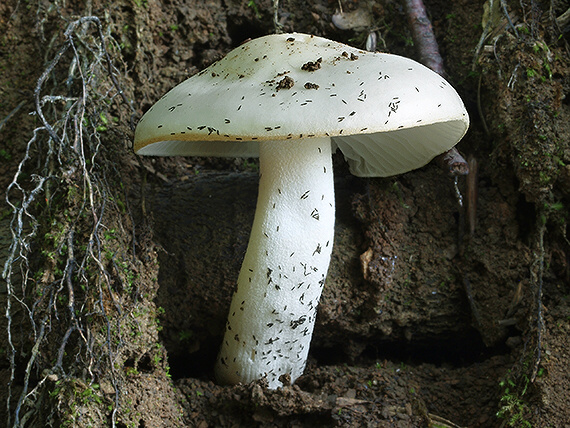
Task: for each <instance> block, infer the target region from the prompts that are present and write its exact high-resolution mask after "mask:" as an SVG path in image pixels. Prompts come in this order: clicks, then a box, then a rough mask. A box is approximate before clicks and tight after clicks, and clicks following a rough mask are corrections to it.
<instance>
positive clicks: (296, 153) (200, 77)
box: [135, 34, 469, 388]
mask: <svg viewBox="0 0 570 428" xmlns="http://www.w3.org/2000/svg"><path fill="white" fill-rule="evenodd" d="M468 125H469V118H468V115H467V112H466V110H465V107H464V105H463V103H462V101H461V99H460V98H459V96H458V95H457V93H456V92H455V90H454V89H453V88H452V87H451V86H450V85H449V84H448V83H447V82H446V81H445V80H444V79H443V78H442V77H441V76H439V75H438V74H436V73H434V72H432V71H431V70H429V69H428V68H426V67H424V66H422V65H421V64H419V63H417V62H415V61H412V60H410V59H407V58H403V57H399V56H396V55H389V54H378V53H370V52H365V51H361V50H358V49H354V48H352V47H350V46H347V45H344V44H340V43H337V42H333V41H331V40H327V39H323V38H320V37H314V36H309V35H304V34H276V35H270V36H265V37H261V38H259V39H255V40H251V41H249V42H247V43H245V44H243V45H241V46H239V47H238V48H236V49H234V50H233V51H231V52H230V53H229V54H228V55H227V56H226V57H224V58H223V59H221V60H220V61H218V62H216V63H215V64H212V65H211V66H210V67H208V68H207V69H205V70H204V71H202V72H200V73H199V74H197V75H195V76H193V77H191V78H190V79H188V80H186V81H185V82H183V83H181V84H180V85H178V86H177V87H175V88H174V89H172V90H171V91H170V92H168V93H167V94H166V95H165V96H164V97H162V98H161V99H160V100H159V101H158V102H157V103H156V104H155V105H154V106H153V107H152V108H151V109H150V110H149V111H148V112H147V113H146V114H145V115H144V116H143V118H142V119H141V121H140V122H139V124H138V126H137V129H136V133H135V151H136V153H138V154H140V155H159V156H172V155H185V156H188V155H192V156H232V157H254V156H259V158H260V182H259V195H258V201H257V208H256V212H255V219H254V223H253V228H252V232H251V236H250V240H249V245H248V248H247V252H246V255H245V259H244V262H243V265H242V268H241V271H240V274H239V278H238V284H237V289H236V292H235V294H234V296H233V299H232V303H231V307H230V312H229V317H228V321H227V324H226V333H225V336H224V339H223V343H222V348H221V351H220V355H219V358H218V361H217V363H216V376H217V378H218V379H219V381H221V382H223V383H238V382H250V381H252V380H256V379H260V378H263V377H266V378H267V380H268V383H269V387H270V388H277V387H279V386H281V385H282V382H281V381H280V376H281V375H285V374H288V375H290V379H291V381H295V379H297V377H299V376H300V375H301V374H302V373H303V369H304V367H305V363H306V359H307V354H308V351H309V345H310V341H311V335H312V332H313V326H314V323H315V317H316V313H317V305H318V302H319V298H320V295H321V291H322V289H323V286H324V283H325V279H326V274H327V269H328V265H329V261H330V255H331V250H332V243H333V234H334V188H333V172H332V162H331V152H332V151H333V149H336V147H338V148H340V150H342V152H343V154H344V156H345V158H346V159H347V161H348V163H349V165H350V170H351V172H352V173H353V174H355V175H357V176H363V177H376V176H390V175H394V174H400V173H403V172H406V171H409V170H412V169H415V168H419V167H421V166H423V165H425V164H426V163H427V162H429V161H430V160H431V159H432V158H433V157H434V156H436V155H438V154H440V153H443V152H445V151H446V150H448V149H450V148H451V147H453V146H454V145H455V144H456V143H457V142H458V141H459V140H460V139H461V138H462V137H463V135H464V134H465V132H466V130H467V128H468ZM331 140H332V144H331Z"/></svg>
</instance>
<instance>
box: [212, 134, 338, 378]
mask: <svg viewBox="0 0 570 428" xmlns="http://www.w3.org/2000/svg"><path fill="white" fill-rule="evenodd" d="M331 155H332V154H331V142H330V139H329V138H328V137H326V138H312V139H307V140H303V141H302V143H301V141H300V140H284V141H269V142H261V143H260V156H259V158H260V182H259V195H258V199H257V208H256V211H255V219H254V221H253V227H252V231H251V236H250V240H249V245H248V248H247V252H246V255H245V258H244V261H243V265H242V268H241V271H240V274H239V277H238V284H237V289H236V291H235V293H234V296H233V299H232V303H231V306H230V312H229V316H228V321H227V323H226V332H225V336H224V340H223V343H222V348H221V351H220V354H219V356H218V361H217V363H216V368H215V371H216V377H217V379H218V380H219V381H220V382H222V383H227V384H236V383H239V382H243V383H248V382H251V381H253V380H257V379H261V378H264V377H266V379H267V381H268V383H269V388H272V389H275V388H277V387H279V386H282V384H283V383H284V382H280V380H279V378H280V377H281V376H282V375H286V374H288V375H290V377H291V382H293V381H295V379H297V378H298V377H299V376H300V375H301V374H302V373H303V369H304V368H305V363H306V360H307V354H308V351H309V345H310V341H311V336H312V333H313V327H314V324H315V317H316V314H317V305H318V303H319V299H320V296H321V292H322V289H323V286H324V283H325V278H326V275H327V270H328V266H329V262H330V256H331V250H332V245H333V236H334V215H335V208H334V186H333V170H332V159H331ZM283 379H284V378H283Z"/></svg>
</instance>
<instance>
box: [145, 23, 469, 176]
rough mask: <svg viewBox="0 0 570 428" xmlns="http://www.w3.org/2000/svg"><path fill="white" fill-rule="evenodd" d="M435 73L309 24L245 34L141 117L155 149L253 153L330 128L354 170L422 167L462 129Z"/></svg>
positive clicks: (155, 152)
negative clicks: (306, 29) (263, 145)
mask: <svg viewBox="0 0 570 428" xmlns="http://www.w3.org/2000/svg"><path fill="white" fill-rule="evenodd" d="M468 126H469V116H468V114H467V111H466V110H465V106H464V105H463V102H462V101H461V98H460V97H459V95H458V94H457V92H456V91H455V90H454V89H453V88H452V87H451V85H450V84H449V83H447V82H446V81H445V80H444V79H443V78H442V77H441V76H440V75H438V74H437V73H435V72H433V71H432V70H430V69H428V68H427V67H425V66H423V65H421V64H419V63H418V62H416V61H413V60H411V59H408V58H404V57H401V56H397V55H391V54H385V53H373V52H366V51H362V50H359V49H355V48H353V47H350V46H347V45H345V44H342V43H337V42H334V41H331V40H328V39H324V38H321V37H316V36H311V35H306V34H298V33H293V34H272V35H269V36H264V37H260V38H258V39H254V40H251V41H249V42H247V43H244V44H243V45H241V46H239V47H237V48H236V49H234V50H232V51H231V52H230V53H229V54H228V55H227V56H225V57H224V58H222V59H221V60H219V61H218V62H216V63H214V64H212V65H211V66H210V67H208V68H206V69H205V70H203V71H201V72H200V73H198V74H196V75H194V76H192V77H190V78H189V79H188V80H186V81H184V82H182V83H181V84H179V85H178V86H176V87H175V88H173V89H172V90H171V91H170V92H168V93H167V94H166V95H164V96H163V97H162V98H161V99H160V100H159V101H158V102H157V103H156V104H155V105H154V106H152V107H151V108H150V109H149V110H148V111H147V112H146V114H145V115H144V116H143V117H142V119H141V120H140V122H139V123H138V125H137V128H136V131H135V142H134V150H135V152H136V153H137V154H140V155H151V156H174V155H183V156H228V157H257V156H258V155H259V144H258V142H259V141H275V140H284V139H291V140H294V141H292V142H291V144H299V141H298V140H300V139H303V138H311V137H325V136H328V137H331V138H332V141H333V144H335V145H336V147H338V148H340V150H342V152H343V154H344V156H345V158H346V159H347V161H348V163H349V165H350V168H351V172H352V173H353V174H355V175H357V176H367V177H374V176H390V175H395V174H400V173H403V172H406V171H410V170H412V169H415V168H419V167H421V166H423V165H425V164H426V163H428V162H429V161H430V160H431V159H432V158H433V157H435V156H437V155H438V154H441V153H443V152H445V151H446V150H449V149H450V148H451V147H453V146H454V145H455V144H456V143H457V142H458V141H459V140H460V139H461V138H462V137H463V135H464V134H465V132H466V131H467V128H468Z"/></svg>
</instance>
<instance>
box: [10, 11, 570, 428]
mask: <svg viewBox="0 0 570 428" xmlns="http://www.w3.org/2000/svg"><path fill="white" fill-rule="evenodd" d="M425 3H426V7H427V10H428V12H429V15H430V17H431V20H432V23H433V26H434V31H435V34H436V37H437V40H438V43H439V48H440V51H441V54H442V57H443V60H444V65H445V70H446V78H447V79H448V80H449V81H450V82H451V83H452V84H453V85H454V86H455V87H456V88H457V90H458V92H459V93H460V94H461V96H462V98H463V99H464V101H465V104H466V106H467V108H468V110H469V113H470V116H471V119H472V125H471V128H470V131H469V132H468V134H467V136H466V138H464V140H463V141H462V142H461V143H460V144H459V147H458V148H459V150H460V151H461V152H462V153H463V154H464V156H465V157H466V158H469V159H470V160H471V165H472V168H471V176H470V178H465V177H460V179H459V180H458V183H457V190H456V187H455V184H454V180H453V178H450V177H448V176H447V175H446V174H445V172H443V171H442V169H441V168H440V167H439V166H438V165H437V164H435V163H432V164H430V165H428V166H426V167H424V168H422V169H420V170H417V171H414V172H410V173H407V174H404V175H402V176H398V177H395V178H389V179H360V178H356V177H353V176H351V175H350V174H349V173H348V169H347V167H346V165H345V163H344V160H343V159H342V158H341V157H340V156H338V155H337V156H335V158H334V166H335V191H336V200H337V224H336V231H335V242H334V250H333V258H332V263H331V268H330V271H329V276H328V279H327V282H326V286H325V290H324V293H323V298H322V299H321V303H320V306H319V311H318V317H317V324H316V328H315V334H314V337H313V343H312V348H311V352H310V358H309V363H308V366H307V368H306V371H305V374H304V375H303V376H302V377H301V378H300V379H299V380H298V381H297V382H296V384H295V385H294V386H291V387H285V388H282V389H278V390H275V391H270V390H267V389H266V388H264V384H263V382H258V383H253V384H250V385H238V386H234V387H222V386H218V385H216V384H215V383H214V381H213V364H214V360H215V357H216V353H217V350H218V348H219V345H220V342H221V340H222V335H223V329H224V324H225V319H226V316H227V311H228V307H229V302H230V298H231V294H232V291H233V288H234V286H235V281H236V278H237V274H238V271H239V268H240V265H241V261H242V258H243V254H244V251H245V248H246V246H247V240H248V234H249V228H250V227H251V226H250V225H251V221H252V218H253V213H254V209H255V200H256V194H257V193H256V192H257V190H256V189H257V164H256V161H255V160H252V159H238V160H235V159H194V158H177V159H175V158H172V159H167V158H162V159H158V158H156V159H152V158H146V159H139V158H137V157H136V156H135V155H134V154H133V153H132V150H131V144H132V138H133V126H134V124H136V121H137V120H138V118H140V116H141V114H142V113H144V112H145V111H146V110H147V109H148V108H149V107H150V106H151V105H152V104H153V103H154V102H155V101H156V100H157V99H158V98H159V97H160V96H161V95H162V94H163V93H165V92H166V91H167V90H168V89H169V88H171V87H173V86H174V85H175V84H177V83H178V82H180V81H182V80H184V79H185V78H187V77H188V76H190V75H192V74H194V73H196V72H197V71H199V70H201V69H203V68H204V67H206V66H208V65H209V64H211V63H212V62H213V61H215V60H217V59H219V58H221V57H222V56H223V55H224V54H226V53H227V52H228V51H229V50H230V49H231V48H233V47H236V46H238V45H239V44H240V43H241V42H242V41H243V40H245V39H247V38H254V37H257V36H260V35H264V34H269V33H271V32H273V31H274V17H275V16H277V19H278V21H279V23H280V25H281V27H282V29H283V30H284V31H288V32H289V31H291V32H292V31H297V32H303V33H311V34H316V35H320V36H324V37H328V38H331V39H334V40H338V41H341V42H344V43H348V44H351V45H353V46H357V47H360V48H364V46H365V43H366V40H367V38H368V36H369V34H370V33H371V32H375V34H376V35H377V48H378V49H379V50H384V51H389V52H392V53H397V54H401V55H405V56H408V57H412V58H417V57H418V54H417V52H416V51H415V47H414V46H413V42H412V38H411V31H410V28H409V24H408V20H407V17H406V12H405V9H404V7H403V6H402V4H401V3H400V2H398V1H393V0H381V1H375V2H374V1H365V0H360V1H358V0H354V1H341V2H340V4H341V5H342V7H343V10H344V12H345V13H348V14H349V15H348V16H349V17H351V18H350V19H356V18H354V17H356V16H357V15H356V14H352V15H351V13H353V12H355V11H359V12H358V17H359V19H363V22H364V24H362V25H359V27H357V28H352V29H346V30H342V29H339V28H338V27H335V26H334V25H333V23H332V17H333V15H334V14H335V13H336V11H337V9H338V7H339V2H337V1H328V0H315V1H312V2H305V1H297V0H289V1H287V0H282V1H281V2H279V5H278V6H279V8H278V10H277V13H276V15H275V14H274V8H273V2H272V1H270V0H255V1H246V0H243V1H242V0H225V1H222V0H201V1H185V0H169V1H166V2H160V1H157V0H134V1H131V0H128V1H127V0H119V1H112V2H111V1H104V0H90V1H88V0H85V1H80V0H72V1H61V0H55V1H53V2H46V1H42V0H33V1H30V2H21V1H17V0H8V1H4V2H2V4H0V40H1V43H0V187H1V188H2V189H6V194H7V199H6V202H2V205H0V261H1V262H2V268H3V276H4V279H2V282H0V300H1V301H2V305H3V308H4V313H5V314H6V316H5V317H3V318H2V321H1V324H2V325H1V326H0V327H1V329H0V331H1V333H0V334H1V335H2V342H1V343H2V345H1V346H0V357H1V358H0V379H1V382H2V385H3V388H1V389H0V395H2V397H1V398H2V399H1V401H2V403H4V405H3V406H2V410H0V420H1V421H2V422H0V425H5V424H6V425H7V426H25V427H44V426H77V427H88V426H94V427H100V426H113V427H175V426H197V427H208V426H211V427H217V426H223V427H226V426H227V427H234V426H244V427H250V426H263V427H273V426H275V427H289V426H291V427H293V426H295V427H304V426H306V427H312V426H354V427H361V426H371V427H372V426H373V427H377V426H381V427H384V426H386V427H391V426H394V427H423V426H434V427H435V426H440V427H441V426H443V427H457V426H461V427H503V426H513V427H524V426H533V427H534V426H535V427H549V426H552V427H562V426H566V425H567V424H568V421H570V398H569V395H568V393H567V391H568V390H569V389H570V382H569V380H570V379H569V370H568V367H569V361H570V348H569V346H568V341H567V339H566V334H568V332H569V331H570V301H569V298H568V296H569V295H570V283H569V274H570V271H569V260H570V259H569V250H570V242H569V241H568V237H567V224H568V207H569V204H570V166H569V165H570V147H569V141H570V106H569V101H568V100H570V98H569V97H568V94H569V92H570V72H569V65H570V64H569V62H570V60H569V57H570V55H569V45H568V42H569V29H570V26H569V20H568V18H567V14H565V12H567V8H568V5H567V4H566V3H565V2H557V1H552V2H549V1H541V0H537V1H530V0H529V1H526V0H523V1H520V2H499V1H498V0H494V1H488V2H485V4H483V3H484V2H482V1H474V0H460V1H454V2H449V1H442V0H429V1H426V2H425ZM30 112H33V114H29V113H30ZM475 165H476V166H475ZM459 194H460V195H462V201H463V203H462V204H461V205H460V204H459V202H458V195H459ZM4 421H7V422H6V423H5V422H4Z"/></svg>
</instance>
